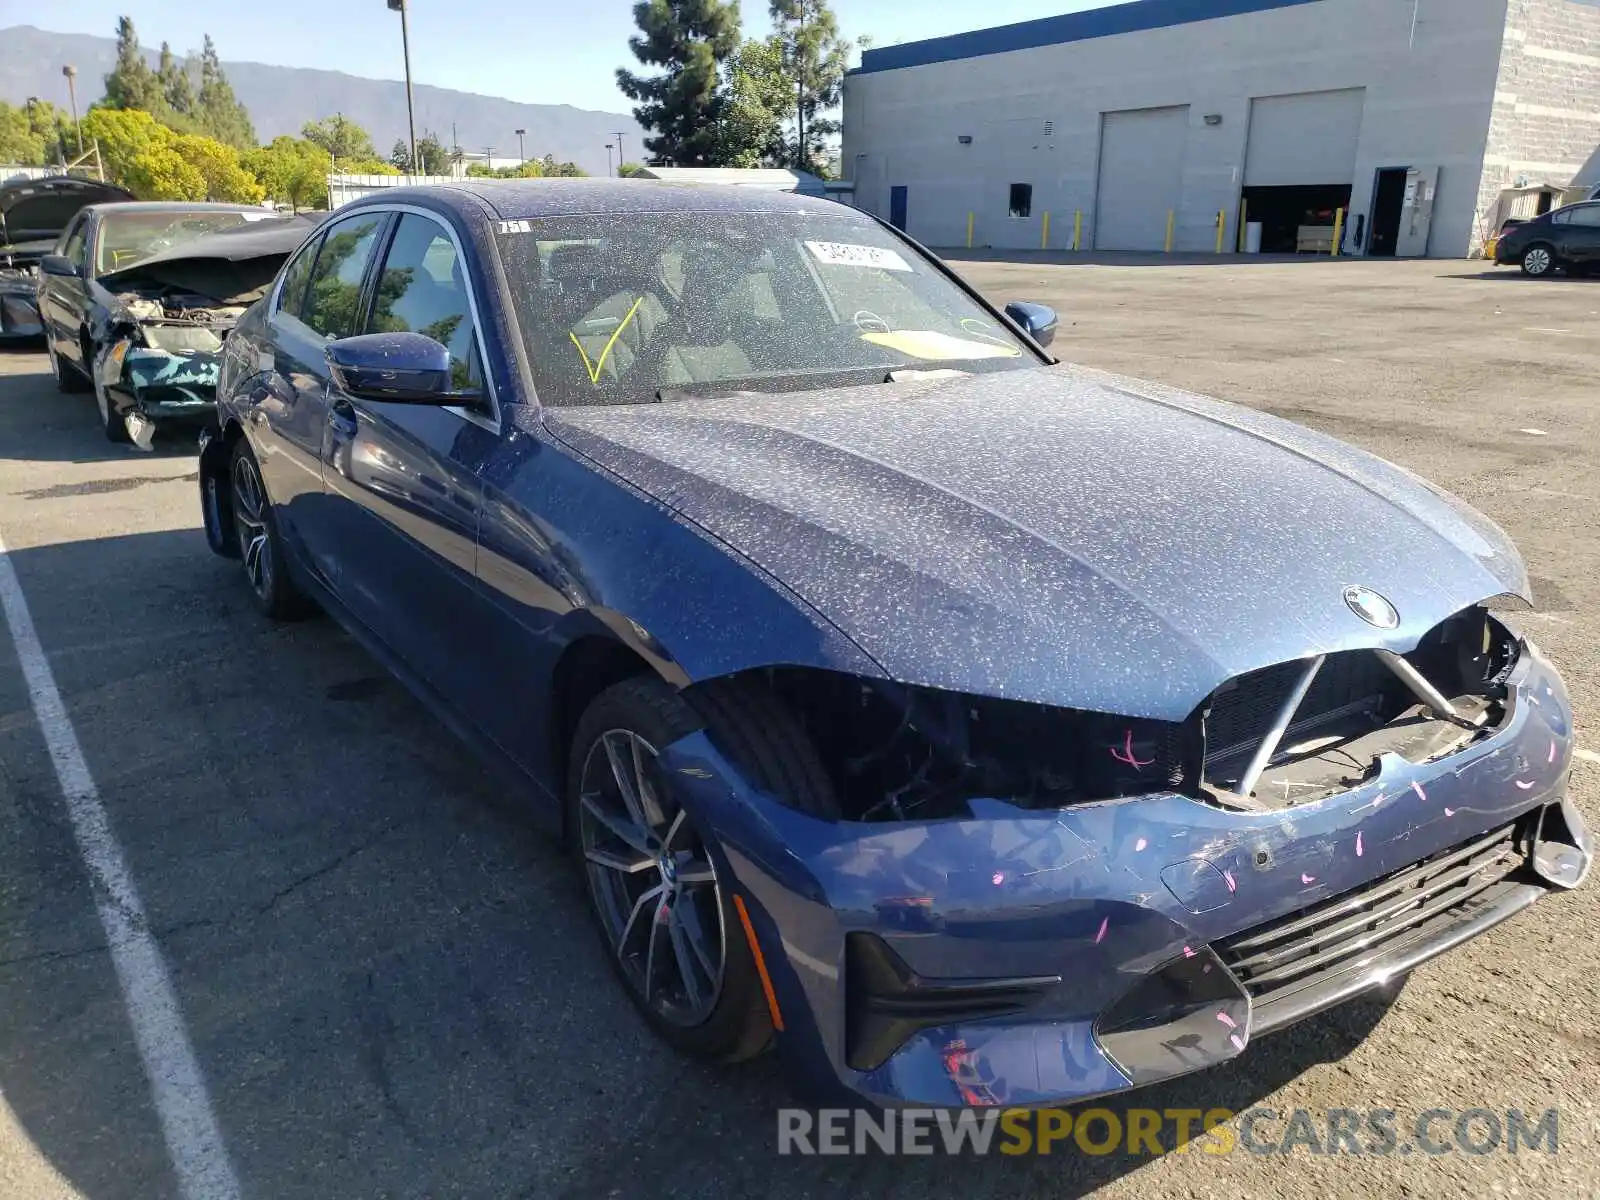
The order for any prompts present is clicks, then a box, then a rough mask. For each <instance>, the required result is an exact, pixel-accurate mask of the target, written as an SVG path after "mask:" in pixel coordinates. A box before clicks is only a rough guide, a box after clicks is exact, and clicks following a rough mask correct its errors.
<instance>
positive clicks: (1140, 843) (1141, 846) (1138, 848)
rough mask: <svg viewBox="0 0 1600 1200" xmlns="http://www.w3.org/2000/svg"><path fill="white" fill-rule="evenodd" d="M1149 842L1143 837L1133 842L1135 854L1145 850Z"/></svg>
mask: <svg viewBox="0 0 1600 1200" xmlns="http://www.w3.org/2000/svg"><path fill="white" fill-rule="evenodd" d="M1149 844H1150V843H1149V842H1147V841H1145V840H1144V839H1143V838H1140V839H1139V840H1138V841H1137V842H1135V843H1134V844H1133V852H1134V853H1135V854H1137V853H1138V852H1139V851H1141V850H1143V849H1144V848H1145V847H1146V846H1148V845H1149Z"/></svg>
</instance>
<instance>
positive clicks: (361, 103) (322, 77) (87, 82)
mask: <svg viewBox="0 0 1600 1200" xmlns="http://www.w3.org/2000/svg"><path fill="white" fill-rule="evenodd" d="M157 53H158V52H157V51H156V50H153V49H150V48H148V47H146V48H145V57H146V58H148V59H149V60H150V63H151V65H152V66H154V65H155V62H156V57H157ZM116 58H117V43H116V40H115V39H114V38H102V37H93V36H90V35H88V34H79V33H51V32H50V31H48V30H44V29H36V28H34V27H33V26H31V25H13V26H11V27H10V28H6V29H0V100H5V101H8V102H9V103H12V104H21V103H23V102H24V101H26V100H27V98H28V97H29V96H37V97H39V98H40V99H41V100H49V101H50V102H51V103H53V104H55V105H57V106H59V107H61V108H65V107H66V106H67V88H66V80H64V79H63V78H62V77H61V68H62V66H63V64H66V63H71V64H72V65H73V66H75V67H76V68H77V69H78V82H77V88H78V110H79V111H80V112H82V111H83V110H85V109H87V108H88V106H89V105H90V104H92V103H93V102H94V101H95V100H98V99H99V98H100V96H101V95H103V94H104V91H105V86H104V79H105V76H106V73H107V72H109V71H110V70H111V68H112V66H113V65H114V64H115V63H116ZM222 65H223V69H224V70H225V71H226V72H227V75H228V82H229V83H231V84H232V85H233V90H234V94H235V95H237V96H238V97H239V99H240V100H241V101H243V103H244V105H245V107H246V108H248V109H249V110H250V119H251V121H253V122H254V123H255V129H256V137H257V138H259V139H260V140H261V141H263V142H267V141H271V140H272V139H273V138H274V137H277V136H278V135H279V134H284V133H287V134H294V135H298V134H299V133H300V130H301V127H302V126H304V125H305V124H306V122H307V121H316V120H320V119H322V118H323V117H329V116H332V115H333V114H334V113H343V114H344V115H345V116H346V117H349V118H350V119H351V120H352V121H354V122H355V123H356V124H358V125H360V126H361V127H362V128H364V129H366V130H367V131H368V132H369V133H371V134H372V142H373V145H374V146H376V147H377V150H378V153H379V154H380V155H382V156H384V157H387V156H388V153H389V148H390V147H391V146H393V145H394V143H395V141H396V140H398V139H404V138H405V136H406V87H405V84H404V82H402V81H399V80H389V79H366V78H363V77H361V76H357V75H346V74H345V73H343V72H342V71H318V70H309V69H307V68H303V67H280V66H272V65H269V64H267V63H254V62H226V61H225V62H224V63H223V64H222ZM413 90H414V93H415V103H416V115H417V136H418V137H419V138H420V137H421V136H422V135H423V133H424V131H427V130H432V131H433V132H434V133H435V134H436V135H437V136H438V138H439V140H440V141H441V142H443V143H444V144H445V145H447V146H448V145H450V144H451V127H452V125H454V127H455V137H456V139H457V142H456V144H458V145H460V146H461V147H462V148H463V149H464V150H467V151H470V152H474V153H478V154H481V153H483V152H484V150H485V149H486V148H487V147H490V146H493V147H494V156H495V158H497V159H500V158H515V157H516V156H517V135H516V133H515V132H514V131H515V130H518V129H524V130H526V131H527V135H526V146H527V153H528V157H529V158H542V157H543V156H544V155H546V154H553V155H555V157H556V159H557V160H558V161H562V162H575V163H577V164H578V165H579V166H580V167H582V168H583V169H584V170H586V171H588V172H589V173H590V174H594V175H603V174H604V173H605V171H606V144H607V143H608V142H610V143H615V141H616V135H617V132H618V131H619V130H620V131H621V132H622V136H623V150H624V152H625V153H626V155H627V157H628V159H629V160H630V161H633V162H639V161H642V159H643V153H644V143H643V141H642V139H643V137H644V131H643V130H641V129H640V128H639V124H638V122H636V121H635V120H634V119H633V118H632V117H631V116H625V115H623V114H620V113H607V112H594V111H591V110H588V109H582V108H573V107H572V106H570V105H566V104H519V103H517V102H516V101H514V100H505V99H502V98H500V97H498V96H480V95H476V94H474V93H472V92H457V91H452V90H450V89H448V88H437V87H429V86H428V85H426V84H416V85H415V86H414V89H413Z"/></svg>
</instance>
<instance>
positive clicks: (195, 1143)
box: [0, 540, 239, 1200]
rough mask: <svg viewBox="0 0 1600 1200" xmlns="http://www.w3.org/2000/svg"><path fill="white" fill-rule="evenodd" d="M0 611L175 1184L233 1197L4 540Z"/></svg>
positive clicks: (169, 993)
mask: <svg viewBox="0 0 1600 1200" xmlns="http://www.w3.org/2000/svg"><path fill="white" fill-rule="evenodd" d="M0 610H3V611H4V613H5V618H6V624H7V625H9V626H10V627H11V638H12V641H14V642H15V643H16V647H17V658H18V659H19V660H20V661H21V663H22V675H23V679H24V680H25V681H26V682H27V685H28V695H29V698H30V699H31V700H32V702H33V711H34V715H35V716H36V717H37V718H38V721H39V728H40V730H41V731H42V732H43V733H44V740H45V745H46V746H47V747H48V748H49V751H50V761H51V762H52V763H53V764H54V766H55V769H56V779H57V780H58V781H59V782H60V784H61V793H62V795H63V796H64V797H65V798H66V802H67V815H68V816H69V817H70V818H71V821H72V833H73V836H74V837H75V838H76V839H77V843H78V853H79V854H80V855H81V856H82V858H83V863H84V867H85V868H86V869H87V871H88V873H89V887H90V890H91V891H92V892H93V893H94V903H95V908H96V909H97V910H98V911H99V914H100V924H101V926H102V927H103V928H104V929H105V934H106V943H107V946H108V948H109V949H110V951H111V964H112V966H113V967H114V968H115V970H116V973H117V983H118V985H119V986H120V987H121V988H122V1002H123V1005H124V1006H125V1007H126V1008H127V1010H128V1021H129V1023H130V1024H131V1025H132V1026H133V1037H134V1041H135V1043H136V1044H137V1045H138V1048H139V1058H140V1059H141V1060H142V1061H143V1063H144V1073H145V1077H146V1079H147V1080H148V1081H149V1084H150V1095H151V1099H152V1100H153V1101H154V1102H155V1107H156V1113H157V1115H158V1116H159V1117H160V1119H161V1132H162V1134H163V1136H164V1137H165V1138H166V1143H167V1152H168V1154H169V1155H170V1156H171V1158H172V1165H173V1169H174V1170H175V1171H176V1172H177V1176H178V1187H179V1190H180V1191H181V1192H182V1194H183V1195H184V1197H186V1200H235V1198H237V1197H238V1196H239V1180H238V1178H237V1177H236V1176H235V1175H234V1172H233V1164H232V1163H231V1162H230V1161H229V1160H228V1151H227V1148H226V1147H225V1146H224V1145H223V1142H222V1132H221V1130H220V1129H219V1128H218V1125H217V1118H216V1114H215V1113H214V1112H212V1110H211V1099H210V1097H209V1096H208V1095H207V1094H206V1084H205V1079H204V1077H203V1076H202V1075H201V1074H200V1065H199V1063H198V1062H197V1061H196V1060H195V1056H194V1047H193V1046H191V1045H190V1044H189V1033H188V1030H187V1029H186V1028H185V1027H184V1023H183V1014H182V1013H181V1012H180V1011H179V1009H178V998H177V996H176V994H175V993H174V992H173V990H172V979H171V976H170V975H169V974H168V972H167V964H166V961H165V960H164V959H163V958H162V956H161V947H160V946H158V945H157V944H156V939H155V936H154V935H153V934H152V933H151V932H150V926H149V923H148V922H147V921H146V920H145V915H144V906H143V904H142V903H141V902H140V900H139V892H138V889H137V888H136V887H135V886H134V882H133V877H132V876H131V875H130V874H129V873H128V866H127V864H126V863H125V862H124V861H123V858H122V849H121V847H120V846H118V845H117V839H116V837H115V836H114V835H113V834H112V832H111V823H110V821H109V820H108V819H107V817H106V810H105V808H104V807H103V806H102V805H101V803H100V794H99V791H98V789H97V788H96V787H95V783H94V778H93V777H92V776H91V775H90V774H89V766H88V764H87V763H86V762H85V761H84V758H83V750H82V749H81V748H80V747H79V745H78V735H77V732H76V731H75V730H74V729H73V728H72V722H71V721H70V720H69V719H68V717H67V710H66V707H65V706H64V705H63V704H62V702H61V693H60V691H59V690H57V688H56V681H55V676H54V675H53V674H52V673H51V671H50V663H49V660H48V659H47V658H46V657H45V653H44V647H43V646H42V645H41V644H40V642H39V635H38V634H37V633H36V632H35V631H34V627H33V615H32V614H31V613H30V612H29V611H28V602H27V600H26V599H25V598H24V597H23V594H22V585H21V583H19V582H18V580H17V573H16V569H15V568H14V567H13V566H12V564H11V556H10V554H9V552H8V551H7V550H6V547H5V542H4V541H3V540H0Z"/></svg>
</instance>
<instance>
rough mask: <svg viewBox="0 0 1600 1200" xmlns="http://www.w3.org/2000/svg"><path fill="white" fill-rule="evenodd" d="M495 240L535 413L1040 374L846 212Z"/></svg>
mask: <svg viewBox="0 0 1600 1200" xmlns="http://www.w3.org/2000/svg"><path fill="white" fill-rule="evenodd" d="M499 242H500V250H501V254H502V255H503V257H504V260H505V266H506V276H507V279H508V281H509V283H510V286H511V294H512V297H513V303H514V305H515V307H516V310H517V318H518V320H519V322H520V323H521V325H522V333H523V336H524V338H525V339H526V340H527V346H528V358H529V361H530V362H531V364H532V367H533V376H534V384H535V386H536V387H537V388H538V392H539V398H540V400H541V401H542V402H543V403H545V404H555V405H581V404H640V403H648V402H651V401H655V400H662V399H671V398H673V396H674V395H675V394H680V393H694V394H701V393H708V392H727V391H740V390H753V391H787V390H795V389H797V388H804V387H808V386H816V387H823V386H828V385H830V384H835V383H842V382H882V381H883V379H884V378H885V377H887V376H888V375H889V374H890V373H892V372H897V371H906V372H910V371H927V370H949V369H955V370H960V371H993V370H1015V369H1019V368H1024V367H1032V366H1038V365H1039V360H1038V358H1037V357H1035V356H1034V355H1033V354H1032V353H1030V352H1029V351H1028V350H1027V348H1026V347H1025V346H1024V344H1023V343H1022V342H1021V341H1020V340H1019V339H1018V338H1017V337H1015V336H1014V335H1013V334H1012V333H1011V332H1010V331H1008V330H1007V329H1006V328H1005V327H1004V326H1003V325H1002V324H1001V323H1000V322H998V321H996V320H995V318H994V316H993V314H991V313H990V312H989V311H987V310H986V309H985V308H983V307H982V306H981V305H980V304H978V303H977V302H975V301H974V300H973V299H972V298H971V297H969V296H968V295H966V293H964V292H963V291H961V289H960V288H958V287H956V286H955V285H954V284H952V283H951V282H950V280H949V279H947V278H945V277H944V275H942V274H941V273H940V272H939V271H938V270H937V269H936V268H934V267H933V266H932V265H931V264H929V263H928V262H926V261H925V260H923V259H922V258H921V257H920V256H918V255H917V254H916V253H915V252H914V251H912V250H911V249H910V248H909V247H908V246H906V245H905V244H904V243H902V242H900V241H899V240H898V239H896V238H895V237H894V236H893V235H892V234H890V233H889V232H888V231H887V230H885V229H883V228H882V227H880V226H879V225H877V224H875V223H874V222H871V221H869V220H867V219H865V218H863V217H861V216H859V215H856V214H854V213H852V212H851V211H850V210H849V209H845V208H843V207H841V208H840V210H839V212H838V214H837V215H834V214H832V213H827V214H819V213H815V212H803V213H802V212H776V213H774V212H758V213H749V212H746V213H722V212H719V213H693V212H684V213H650V214H644V215H634V214H629V215H627V216H583V217H552V218H543V219H537V220H528V221H510V222H503V223H502V225H501V232H500V234H499Z"/></svg>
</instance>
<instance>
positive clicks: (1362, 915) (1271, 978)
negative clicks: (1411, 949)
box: [1216, 822, 1527, 1007]
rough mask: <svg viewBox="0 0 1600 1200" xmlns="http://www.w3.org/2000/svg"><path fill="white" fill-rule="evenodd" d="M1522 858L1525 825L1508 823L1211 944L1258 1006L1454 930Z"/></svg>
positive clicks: (1520, 864)
mask: <svg viewBox="0 0 1600 1200" xmlns="http://www.w3.org/2000/svg"><path fill="white" fill-rule="evenodd" d="M1526 860H1527V839H1526V836H1524V824H1523V823H1522V822H1518V823H1516V824H1512V825H1507V826H1505V827H1503V828H1501V829H1497V830H1495V831H1494V832H1492V833H1489V834H1485V835H1484V836H1483V837H1481V838H1476V839H1474V840H1473V841H1471V842H1468V843H1466V844H1464V845H1461V846H1458V847H1456V848H1455V849H1453V850H1447V851H1444V852H1442V853H1440V854H1436V855H1434V856H1432V857H1431V858H1427V859H1424V860H1423V861H1421V862H1419V863H1416V864H1414V865H1412V866H1409V867H1405V868H1403V869H1402V870H1399V871H1396V872H1394V873H1393V874H1391V875H1386V876H1384V877H1383V878H1381V879H1375V880H1373V881H1372V882H1371V883H1369V884H1366V885H1364V886H1363V887H1360V888H1357V889H1356V890H1354V891H1350V892H1346V893H1345V894H1344V895H1342V896H1335V897H1333V898H1331V899H1329V900H1326V901H1324V902H1322V903H1320V904H1316V905H1313V906H1312V907H1310V908H1307V909H1303V910H1302V911H1300V912H1297V913H1290V914H1289V915H1288V916H1285V917H1280V918H1279V919H1277V920H1275V921H1270V922H1268V923H1267V924H1265V925H1259V926H1257V927H1256V928H1254V929H1249V930H1246V931H1245V932H1244V933H1241V934H1238V935H1236V936H1234V937H1231V938H1228V939H1226V940H1224V941H1221V942H1219V943H1217V945H1216V950H1217V953H1218V954H1219V955H1220V956H1221V958H1222V961H1223V962H1224V963H1225V964H1226V965H1227V966H1228V968H1229V969H1230V970H1232V971H1233V973H1234V974H1235V975H1236V976H1237V977H1238V979H1239V981H1240V982H1241V983H1243V984H1244V987H1245V990H1246V991H1248V992H1249V993H1250V995H1251V997H1252V998H1253V999H1254V1001H1255V1002H1256V1004H1257V1006H1258V1007H1260V1006H1263V1005H1267V1004H1271V1003H1274V1002H1279V1001H1283V1000H1286V999H1288V998H1289V997H1291V996H1293V995H1294V993H1296V992H1298V991H1301V990H1302V989H1305V988H1308V987H1311V986H1313V985H1315V984H1319V983H1322V982H1324V981H1325V980H1326V979H1327V978H1328V977H1329V976H1333V975H1338V974H1341V973H1344V972H1347V971H1354V970H1357V969H1359V968H1360V967H1361V966H1363V965H1364V964H1365V963H1366V962H1367V961H1369V960H1370V959H1372V958H1373V957H1374V956H1376V955H1378V954H1380V953H1385V952H1389V951H1397V950H1402V949H1404V948H1405V947H1407V946H1410V945H1414V944H1416V943H1417V942H1420V941H1423V940H1425V939H1427V938H1429V937H1431V936H1433V935H1434V934H1435V933H1436V932H1437V931H1438V929H1439V928H1441V927H1443V926H1448V925H1450V924H1453V923H1454V922H1455V921H1456V920H1457V919H1459V917H1460V916H1461V915H1462V913H1463V910H1464V909H1465V908H1466V907H1467V906H1468V905H1469V904H1470V903H1471V902H1472V901H1473V900H1474V898H1478V897H1481V895H1482V893H1484V892H1486V891H1489V890H1490V889H1492V888H1494V887H1496V886H1497V885H1499V884H1501V883H1503V882H1505V881H1506V880H1507V879H1508V878H1509V877H1510V876H1511V875H1513V874H1515V873H1517V872H1518V871H1519V869H1520V868H1521V867H1522V866H1523V864H1524V863H1525V862H1526Z"/></svg>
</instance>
